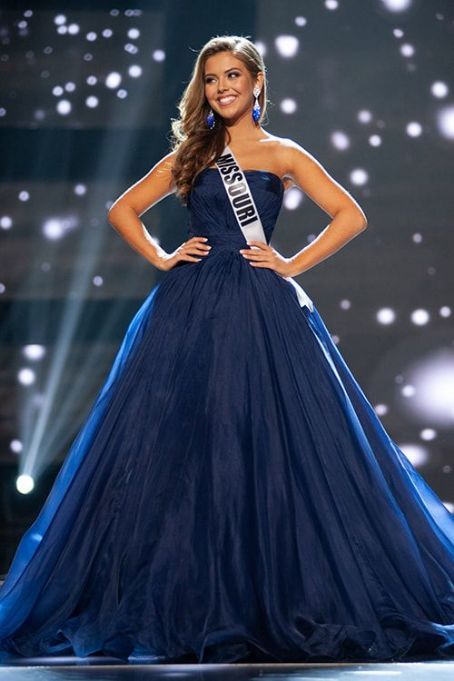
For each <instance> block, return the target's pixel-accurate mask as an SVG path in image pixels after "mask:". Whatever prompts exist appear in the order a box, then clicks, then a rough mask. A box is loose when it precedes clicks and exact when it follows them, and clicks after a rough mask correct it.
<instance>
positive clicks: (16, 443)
mask: <svg viewBox="0 0 454 681" xmlns="http://www.w3.org/2000/svg"><path fill="white" fill-rule="evenodd" d="M9 448H10V449H11V451H12V452H14V454H20V453H21V451H22V450H23V448H24V446H23V444H22V442H21V441H20V440H11V442H10V443H9Z"/></svg>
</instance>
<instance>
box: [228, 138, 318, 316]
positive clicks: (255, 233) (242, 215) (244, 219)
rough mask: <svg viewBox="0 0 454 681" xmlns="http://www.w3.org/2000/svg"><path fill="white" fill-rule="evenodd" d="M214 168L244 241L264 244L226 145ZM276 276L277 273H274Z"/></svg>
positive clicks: (303, 296) (301, 295) (305, 300)
mask: <svg viewBox="0 0 454 681" xmlns="http://www.w3.org/2000/svg"><path fill="white" fill-rule="evenodd" d="M216 166H217V168H218V170H219V173H220V175H221V178H222V183H223V185H224V189H225V191H226V193H227V196H228V197H229V201H230V205H231V206H232V210H233V213H234V215H235V217H236V219H237V222H238V225H239V227H240V229H241V231H242V232H243V234H244V237H245V239H246V241H251V240H253V241H262V242H263V243H265V244H266V237H265V232H264V231H263V225H262V221H261V219H260V214H259V212H258V210H257V206H256V205H255V201H254V197H253V196H252V192H251V189H250V187H249V184H248V182H247V180H246V177H245V175H244V173H243V171H242V170H241V168H240V165H239V164H238V162H237V160H236V158H235V156H234V155H233V153H232V150H231V149H230V147H229V146H228V145H227V146H226V147H225V149H224V151H223V152H222V155H221V156H220V157H219V158H218V160H217V161H216ZM276 274H278V273H277V272H276ZM279 276H282V275H279ZM282 278H283V279H285V280H286V281H288V282H289V283H290V284H291V285H292V286H293V288H294V289H295V291H296V295H297V296H298V301H299V304H300V305H301V307H304V306H305V305H307V307H308V308H309V309H310V310H311V312H312V311H313V309H314V304H313V302H312V300H311V299H310V298H309V296H308V295H307V293H306V292H305V291H304V289H302V288H301V286H300V285H299V284H298V282H296V281H295V280H294V279H292V278H291V277H282Z"/></svg>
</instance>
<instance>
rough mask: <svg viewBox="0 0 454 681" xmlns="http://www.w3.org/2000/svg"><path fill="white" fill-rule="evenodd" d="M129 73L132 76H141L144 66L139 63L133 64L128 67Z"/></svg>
mask: <svg viewBox="0 0 454 681" xmlns="http://www.w3.org/2000/svg"><path fill="white" fill-rule="evenodd" d="M128 73H129V75H130V76H131V78H139V76H141V75H142V67H141V66H139V65H138V64H132V65H131V66H130V67H129V69H128Z"/></svg>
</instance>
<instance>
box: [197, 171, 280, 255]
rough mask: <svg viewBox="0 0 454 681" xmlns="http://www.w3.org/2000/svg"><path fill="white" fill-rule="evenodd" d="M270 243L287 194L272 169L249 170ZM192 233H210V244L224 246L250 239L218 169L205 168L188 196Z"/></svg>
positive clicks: (201, 234)
mask: <svg viewBox="0 0 454 681" xmlns="http://www.w3.org/2000/svg"><path fill="white" fill-rule="evenodd" d="M243 172H244V174H245V175H246V179H247V181H248V184H249V187H250V189H251V193H252V196H253V198H254V201H255V203H256V205H257V207H259V211H260V219H261V221H262V225H263V230H264V232H265V237H266V241H267V243H269V242H270V240H271V237H272V235H273V230H274V227H275V225H276V220H277V218H278V216H279V213H280V210H281V207H282V201H283V196H284V185H283V182H282V180H281V179H280V177H279V176H278V175H276V174H275V173H273V172H270V171H268V170H245V171H243ZM188 210H189V222H188V234H189V236H190V237H192V236H206V237H208V238H209V244H210V245H211V246H212V247H213V248H215V247H221V248H232V249H236V248H238V247H239V248H241V247H242V246H244V245H245V243H246V241H245V239H244V236H243V234H242V232H241V230H240V228H239V226H238V222H237V221H236V218H235V215H234V213H233V211H232V209H231V206H230V202H229V199H228V196H227V194H226V191H225V188H224V185H223V183H222V178H221V176H220V175H219V171H218V170H217V168H205V169H204V170H202V171H201V172H200V173H199V175H198V176H197V178H196V180H195V182H194V185H193V187H192V190H191V192H190V194H189V198H188Z"/></svg>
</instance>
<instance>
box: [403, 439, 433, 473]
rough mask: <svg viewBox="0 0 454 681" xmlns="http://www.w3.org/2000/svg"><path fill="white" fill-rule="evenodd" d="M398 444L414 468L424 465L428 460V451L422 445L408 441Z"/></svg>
mask: <svg viewBox="0 0 454 681" xmlns="http://www.w3.org/2000/svg"><path fill="white" fill-rule="evenodd" d="M398 446H399V449H401V450H402V452H403V453H404V454H405V456H406V457H407V459H408V460H409V461H410V463H411V464H412V465H413V466H414V467H415V468H419V467H420V466H424V464H426V463H427V462H428V460H429V452H428V451H427V448H426V447H424V446H423V445H420V444H417V443H412V442H408V443H404V444H400V445H398Z"/></svg>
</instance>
